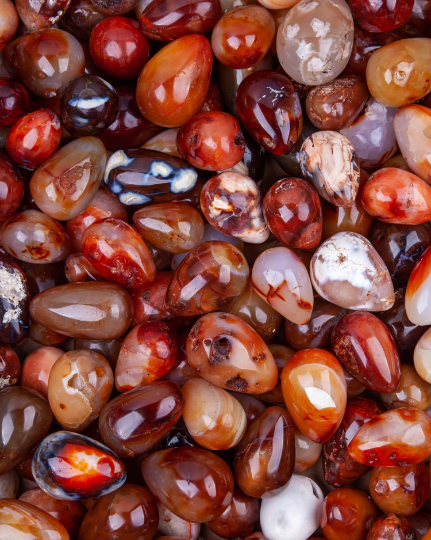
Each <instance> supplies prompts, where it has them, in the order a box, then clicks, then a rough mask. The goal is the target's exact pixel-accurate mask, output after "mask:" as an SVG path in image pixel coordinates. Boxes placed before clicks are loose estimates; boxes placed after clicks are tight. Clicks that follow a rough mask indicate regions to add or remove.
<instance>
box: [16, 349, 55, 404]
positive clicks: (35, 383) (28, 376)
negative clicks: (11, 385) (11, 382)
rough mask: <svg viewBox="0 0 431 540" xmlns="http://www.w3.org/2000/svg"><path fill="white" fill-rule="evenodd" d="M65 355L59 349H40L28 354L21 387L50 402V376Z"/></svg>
mask: <svg viewBox="0 0 431 540" xmlns="http://www.w3.org/2000/svg"><path fill="white" fill-rule="evenodd" d="M63 354H64V351H62V350H61V349H58V348H57V347H40V348H39V349H36V350H35V351H33V352H31V353H30V354H28V355H27V356H26V358H25V360H24V363H23V365H22V373H21V381H20V384H21V386H23V387H25V388H28V389H30V390H34V391H35V392H38V393H39V394H40V395H41V396H43V397H44V398H45V399H46V400H47V401H48V380H49V374H50V373H51V369H52V366H53V365H54V364H55V362H56V361H57V360H58V359H59V358H60V356H63Z"/></svg>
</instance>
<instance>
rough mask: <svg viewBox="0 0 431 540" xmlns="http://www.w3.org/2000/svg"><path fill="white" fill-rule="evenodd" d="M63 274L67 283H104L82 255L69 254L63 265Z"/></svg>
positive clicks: (102, 278)
mask: <svg viewBox="0 0 431 540" xmlns="http://www.w3.org/2000/svg"><path fill="white" fill-rule="evenodd" d="M64 274H65V276H66V279H67V281H68V282H69V283H82V282H83V281H106V280H105V278H104V277H103V276H101V275H100V274H99V272H97V271H96V270H95V269H94V268H93V267H92V266H91V264H90V263H89V262H88V261H87V259H86V258H85V257H84V255H83V254H82V253H81V252H79V253H71V254H70V255H69V256H68V257H67V259H66V262H65V264H64Z"/></svg>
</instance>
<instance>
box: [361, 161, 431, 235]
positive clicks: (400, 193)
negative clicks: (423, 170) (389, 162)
mask: <svg viewBox="0 0 431 540" xmlns="http://www.w3.org/2000/svg"><path fill="white" fill-rule="evenodd" d="M361 202H362V205H363V207H364V208H365V210H366V212H367V213H368V214H370V215H371V216H373V217H376V218H378V219H380V220H381V221H385V222H386V223H399V224H405V225H419V224H421V223H426V222H427V221H429V220H430V219H431V210H430V207H431V187H430V186H429V185H428V184H427V183H426V182H424V181H423V180H422V179H421V178H419V176H416V175H414V174H412V173H409V172H407V171H403V170H401V169H396V168H393V167H388V168H385V169H380V170H378V171H376V172H375V173H374V174H373V175H371V176H370V178H369V179H368V180H367V182H366V183H365V185H364V187H363V190H362V194H361Z"/></svg>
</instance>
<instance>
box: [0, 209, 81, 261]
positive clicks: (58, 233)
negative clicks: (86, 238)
mask: <svg viewBox="0 0 431 540" xmlns="http://www.w3.org/2000/svg"><path fill="white" fill-rule="evenodd" d="M0 240H1V243H2V245H3V247H4V249H5V250H6V251H7V252H8V253H9V254H10V255H12V256H13V257H15V258H16V259H19V260H21V261H24V262H28V263H33V264H45V263H50V262H58V261H64V260H65V259H66V257H67V256H68V255H69V254H70V252H71V245H70V240H69V237H68V236H67V233H66V231H65V229H64V228H63V227H62V226H61V225H60V223H58V221H55V220H54V219H52V218H51V217H49V216H47V215H46V214H44V213H43V212H39V210H24V212H20V213H19V214H15V215H14V216H12V217H11V218H10V219H9V220H8V221H7V222H6V223H5V224H4V227H3V229H2V231H1V234H0Z"/></svg>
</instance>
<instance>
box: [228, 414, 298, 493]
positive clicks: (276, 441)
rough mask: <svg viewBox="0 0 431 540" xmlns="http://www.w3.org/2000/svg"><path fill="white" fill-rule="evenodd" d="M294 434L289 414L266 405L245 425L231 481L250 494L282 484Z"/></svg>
mask: <svg viewBox="0 0 431 540" xmlns="http://www.w3.org/2000/svg"><path fill="white" fill-rule="evenodd" d="M294 455H295V435H294V430H293V423H292V420H291V418H290V416H289V413H288V412H286V411H285V410H283V409H281V408H280V407H269V408H268V409H266V411H265V412H263V413H262V414H261V415H260V416H259V417H258V418H256V420H254V422H253V423H252V424H251V425H250V426H249V427H248V429H247V431H246V433H245V435H244V437H243V438H242V440H241V442H240V444H239V446H238V449H237V452H236V455H235V463H234V469H233V471H234V476H235V481H236V483H237V484H238V486H239V487H240V488H241V490H242V491H243V492H244V493H246V494H247V495H250V496H251V497H256V498H260V497H262V496H263V495H264V494H265V493H267V492H268V491H272V490H274V489H278V488H281V487H283V486H284V485H285V484H286V483H287V482H288V481H289V479H290V477H291V476H292V473H293V468H294V465H295V459H294Z"/></svg>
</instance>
